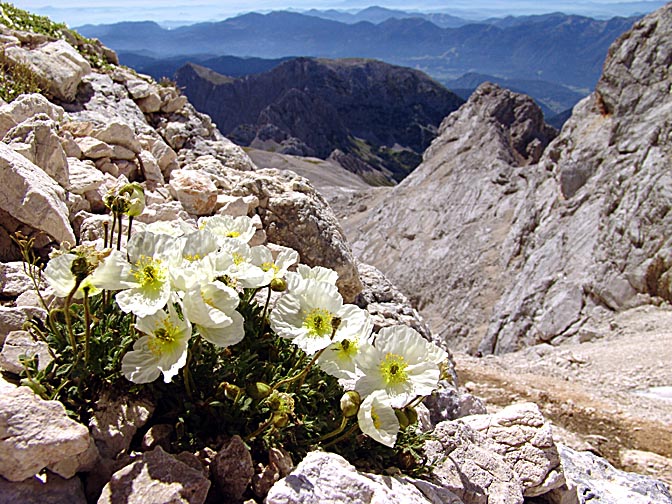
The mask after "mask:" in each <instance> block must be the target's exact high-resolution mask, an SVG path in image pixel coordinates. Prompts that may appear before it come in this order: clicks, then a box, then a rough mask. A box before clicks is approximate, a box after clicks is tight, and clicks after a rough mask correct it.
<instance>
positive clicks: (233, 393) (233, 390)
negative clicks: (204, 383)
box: [216, 382, 243, 401]
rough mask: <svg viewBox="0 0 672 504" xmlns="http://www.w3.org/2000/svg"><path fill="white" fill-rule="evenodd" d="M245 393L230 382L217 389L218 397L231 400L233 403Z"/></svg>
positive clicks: (220, 385) (221, 384) (223, 383)
mask: <svg viewBox="0 0 672 504" xmlns="http://www.w3.org/2000/svg"><path fill="white" fill-rule="evenodd" d="M242 393H243V390H242V389H241V388H240V387H239V386H237V385H234V384H232V383H229V382H222V383H220V384H219V386H218V387H217V393H216V395H217V396H218V397H222V396H224V397H226V398H227V399H230V400H231V401H235V400H236V398H237V397H238V396H240V394H242Z"/></svg>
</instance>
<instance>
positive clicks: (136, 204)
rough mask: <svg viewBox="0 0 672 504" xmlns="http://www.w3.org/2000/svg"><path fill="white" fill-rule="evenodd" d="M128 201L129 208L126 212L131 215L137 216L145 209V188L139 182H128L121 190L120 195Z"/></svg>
mask: <svg viewBox="0 0 672 504" xmlns="http://www.w3.org/2000/svg"><path fill="white" fill-rule="evenodd" d="M122 195H123V197H124V198H125V199H127V201H128V209H127V210H126V211H125V212H124V213H125V214H126V215H128V216H129V217H137V216H138V215H140V214H141V213H142V212H143V211H144V210H145V190H144V189H143V188H142V186H141V185H140V184H138V183H137V182H132V183H130V184H126V185H125V186H123V187H122V188H121V189H120V190H119V196H122Z"/></svg>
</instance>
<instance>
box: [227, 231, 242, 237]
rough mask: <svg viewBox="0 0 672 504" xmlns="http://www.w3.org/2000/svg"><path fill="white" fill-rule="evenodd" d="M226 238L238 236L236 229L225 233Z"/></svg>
mask: <svg viewBox="0 0 672 504" xmlns="http://www.w3.org/2000/svg"><path fill="white" fill-rule="evenodd" d="M225 236H226V237H227V238H238V237H239V236H240V233H239V232H238V231H229V232H227V233H226V235H225Z"/></svg>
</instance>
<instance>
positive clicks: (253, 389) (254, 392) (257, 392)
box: [245, 382, 273, 400]
mask: <svg viewBox="0 0 672 504" xmlns="http://www.w3.org/2000/svg"><path fill="white" fill-rule="evenodd" d="M245 392H247V395H249V396H250V397H251V398H252V399H255V400H259V399H264V398H265V397H268V396H269V395H271V392H273V389H272V388H271V387H270V386H269V385H267V384H265V383H263V382H256V383H251V384H249V385H248V386H247V387H245Z"/></svg>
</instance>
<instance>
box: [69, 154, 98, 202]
mask: <svg viewBox="0 0 672 504" xmlns="http://www.w3.org/2000/svg"><path fill="white" fill-rule="evenodd" d="M68 167H69V170H68V171H69V174H70V183H69V185H68V189H69V190H70V191H71V192H73V193H75V194H86V193H87V192H88V191H95V190H96V189H98V188H99V187H100V186H101V185H102V184H103V182H104V181H105V175H104V174H103V173H101V172H100V170H99V169H98V168H96V165H95V164H94V162H93V161H90V160H86V161H80V160H79V159H76V158H68Z"/></svg>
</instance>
